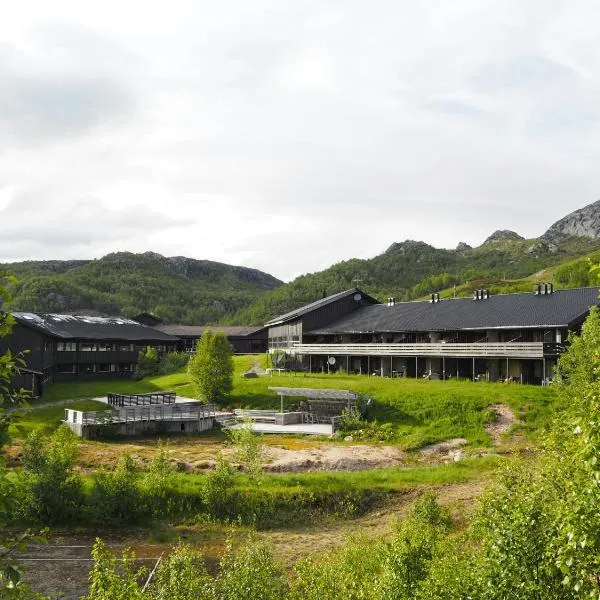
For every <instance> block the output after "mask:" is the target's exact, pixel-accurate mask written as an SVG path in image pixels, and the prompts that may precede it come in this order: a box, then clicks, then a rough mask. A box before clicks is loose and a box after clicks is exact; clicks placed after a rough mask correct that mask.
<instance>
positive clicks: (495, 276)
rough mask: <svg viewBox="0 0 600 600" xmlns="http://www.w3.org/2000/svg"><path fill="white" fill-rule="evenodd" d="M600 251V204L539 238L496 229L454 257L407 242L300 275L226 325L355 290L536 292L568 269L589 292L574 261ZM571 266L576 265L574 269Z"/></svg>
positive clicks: (383, 294)
mask: <svg viewBox="0 0 600 600" xmlns="http://www.w3.org/2000/svg"><path fill="white" fill-rule="evenodd" d="M598 249H600V201H599V202H596V203H594V204H590V205H589V206H586V207H584V208H582V209H580V210H578V211H575V212H573V213H571V214H570V215H567V216H566V217H565V218H564V219H561V220H560V221H557V222H556V223H555V224H554V225H552V226H551V227H550V229H549V230H548V231H547V232H546V233H545V234H544V235H543V236H541V237H540V238H534V239H529V240H527V239H524V238H523V237H521V236H520V235H519V234H518V233H515V232H514V231H509V230H498V231H495V232H494V233H493V234H492V235H490V236H489V237H488V238H487V239H486V240H485V242H483V244H481V246H478V247H476V248H471V247H470V246H469V245H468V244H465V243H464V242H461V243H460V244H458V246H457V247H456V249H455V250H447V249H442V248H434V247H433V246H430V245H429V244H426V243H424V242H418V241H414V240H406V241H404V242H396V243H394V244H392V245H391V246H390V247H389V248H388V249H387V250H386V251H385V252H384V253H383V254H380V255H378V256H375V257H374V258H371V259H351V260H348V261H344V262H340V263H338V264H335V265H333V266H331V267H329V268H328V269H325V270H324V271H320V272H318V273H311V274H307V275H302V276H301V277H298V278H297V279H295V280H294V281H292V282H290V283H288V284H286V285H283V286H281V287H279V288H277V289H275V290H273V291H271V292H268V293H266V294H264V295H263V296H261V297H260V298H258V299H256V300H255V301H254V302H253V303H252V304H251V305H250V306H249V307H247V308H245V309H242V310H241V311H239V312H238V313H237V314H236V315H234V316H233V317H232V318H231V319H228V322H231V323H232V324H241V323H243V324H247V323H255V324H259V323H263V322H265V321H266V320H268V319H270V318H271V317H272V316H274V315H277V314H281V313H284V312H286V311H288V310H292V309H293V308H296V307H297V306H299V305H302V304H303V303H307V302H312V301H314V300H316V299H318V298H321V297H323V295H325V294H333V293H336V292H339V291H341V290H344V289H348V288H350V287H353V286H356V285H358V286H359V287H361V288H363V289H364V290H365V291H366V292H368V293H370V294H371V295H373V296H375V297H377V298H379V299H380V300H384V299H385V298H387V297H389V296H394V297H396V298H398V299H403V300H412V299H416V298H420V297H423V296H426V295H427V294H429V293H431V292H433V291H437V290H444V289H448V288H449V289H451V290H452V291H454V287H455V286H456V289H457V290H458V293H459V294H469V293H471V291H472V290H473V289H474V288H477V287H490V288H492V289H493V290H504V291H507V290H514V291H517V290H519V291H520V290H525V289H530V288H531V281H530V280H529V279H528V277H529V276H532V274H535V273H537V272H539V271H541V270H544V269H548V268H551V267H556V266H558V265H561V264H563V263H569V264H568V266H566V267H564V269H563V271H561V272H560V275H561V278H560V280H559V279H557V283H560V284H561V285H564V286H567V285H578V284H579V285H586V283H585V281H586V276H585V273H584V271H586V270H587V263H586V262H585V261H583V262H582V261H579V262H577V263H573V262H572V261H574V260H575V259H577V258H579V257H582V256H584V255H588V254H589V253H591V252H593V251H594V250H598ZM569 261H571V262H569Z"/></svg>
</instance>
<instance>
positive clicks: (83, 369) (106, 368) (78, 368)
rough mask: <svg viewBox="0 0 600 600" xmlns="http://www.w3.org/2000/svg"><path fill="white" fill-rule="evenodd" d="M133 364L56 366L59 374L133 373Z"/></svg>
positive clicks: (72, 364)
mask: <svg viewBox="0 0 600 600" xmlns="http://www.w3.org/2000/svg"><path fill="white" fill-rule="evenodd" d="M132 371H133V364H132V363H117V364H115V363H97V364H83V365H77V364H75V363H71V364H64V365H56V372H57V373H131V372H132Z"/></svg>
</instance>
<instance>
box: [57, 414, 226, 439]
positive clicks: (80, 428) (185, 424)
mask: <svg viewBox="0 0 600 600" xmlns="http://www.w3.org/2000/svg"><path fill="white" fill-rule="evenodd" d="M214 423H215V420H214V417H206V418H203V419H198V420H193V421H191V420H187V419H182V420H173V421H131V422H129V423H111V424H109V425H83V424H82V423H71V422H70V421H68V422H67V425H68V426H69V428H70V429H71V431H72V432H73V433H74V434H75V435H78V436H79V437H82V438H84V439H100V438H105V437H111V438H112V437H122V436H123V437H132V436H140V435H158V434H163V433H164V434H166V433H183V434H192V433H199V432H201V431H208V430H210V429H212V428H213V427H214Z"/></svg>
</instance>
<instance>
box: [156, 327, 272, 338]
mask: <svg viewBox="0 0 600 600" xmlns="http://www.w3.org/2000/svg"><path fill="white" fill-rule="evenodd" d="M154 329H158V330H160V331H163V332H164V333H167V334H169V335H175V336H178V337H201V336H202V334H203V333H204V332H205V331H206V330H207V329H210V330H211V331H212V332H213V333H223V334H225V335H226V336H227V337H247V336H249V335H252V334H253V333H257V332H258V331H261V330H262V329H264V327H221V326H213V325H155V326H154Z"/></svg>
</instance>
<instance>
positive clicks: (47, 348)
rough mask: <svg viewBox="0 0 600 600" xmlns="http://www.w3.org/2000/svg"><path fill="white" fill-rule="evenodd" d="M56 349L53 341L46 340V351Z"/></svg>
mask: <svg viewBox="0 0 600 600" xmlns="http://www.w3.org/2000/svg"><path fill="white" fill-rule="evenodd" d="M52 350H54V344H52V342H44V352H51V351H52Z"/></svg>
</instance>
